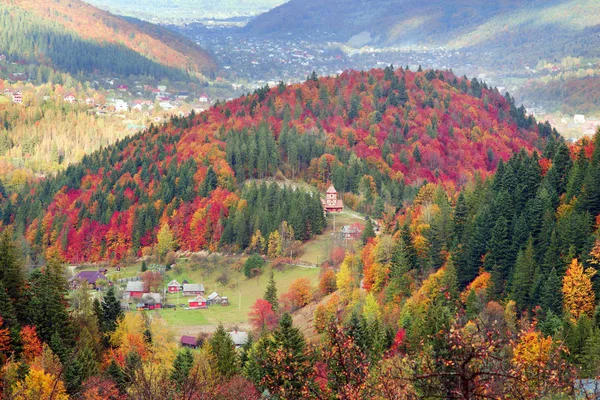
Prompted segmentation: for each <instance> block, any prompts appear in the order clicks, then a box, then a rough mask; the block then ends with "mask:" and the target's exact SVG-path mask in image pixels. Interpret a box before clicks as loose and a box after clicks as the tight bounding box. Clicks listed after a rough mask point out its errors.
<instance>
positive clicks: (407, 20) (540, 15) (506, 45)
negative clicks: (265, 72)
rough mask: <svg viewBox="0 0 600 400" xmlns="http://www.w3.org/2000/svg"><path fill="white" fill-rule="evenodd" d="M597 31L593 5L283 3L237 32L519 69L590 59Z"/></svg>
mask: <svg viewBox="0 0 600 400" xmlns="http://www.w3.org/2000/svg"><path fill="white" fill-rule="evenodd" d="M599 27H600V4H599V3H598V2H597V1H596V0H548V1H544V0H507V1H486V0H452V1H450V0H426V1H416V0H380V1H374V0H330V1H326V2H323V1H320V0H291V1H289V2H287V3H285V4H282V5H281V6H279V7H276V8H274V9H272V10H270V11H269V12H267V13H264V14H262V15H260V16H258V17H257V18H255V19H254V20H252V21H250V22H249V23H248V25H247V26H246V28H245V29H246V32H247V33H249V34H252V35H275V36H277V35H284V34H287V33H292V34H295V35H311V36H313V37H321V38H323V39H326V40H332V39H333V40H336V41H338V42H346V41H350V43H351V44H352V45H354V46H357V47H360V46H363V45H375V46H397V45H400V46H415V45H424V46H444V47H448V48H469V49H470V50H471V51H474V52H475V51H476V52H477V53H476V54H478V55H479V56H480V57H479V58H478V62H477V63H478V64H482V63H484V62H486V61H489V62H490V63H491V64H492V65H493V66H494V68H496V69H497V64H498V62H500V63H502V65H504V64H508V65H510V64H511V63H514V64H515V65H519V66H522V65H523V63H524V62H526V63H531V64H533V65H535V64H536V63H537V62H538V61H539V60H540V59H549V60H553V59H554V58H557V59H561V58H564V57H567V56H584V57H591V56H593V49H595V48H597V47H598V35H597V32H598V29H599ZM541 38H543V40H541ZM482 53H483V54H482ZM488 58H490V60H487V59H488ZM507 59H508V60H507Z"/></svg>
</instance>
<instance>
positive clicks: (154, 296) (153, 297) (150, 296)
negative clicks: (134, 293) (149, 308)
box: [142, 293, 162, 304]
mask: <svg viewBox="0 0 600 400" xmlns="http://www.w3.org/2000/svg"><path fill="white" fill-rule="evenodd" d="M142 301H143V302H144V303H151V302H154V304H162V296H161V295H160V294H158V293H144V294H143V295H142Z"/></svg>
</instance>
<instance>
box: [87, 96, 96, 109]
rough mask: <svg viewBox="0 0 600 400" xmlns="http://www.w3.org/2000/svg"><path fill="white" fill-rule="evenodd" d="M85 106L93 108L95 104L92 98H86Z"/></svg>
mask: <svg viewBox="0 0 600 400" xmlns="http://www.w3.org/2000/svg"><path fill="white" fill-rule="evenodd" d="M85 104H87V105H88V106H91V107H93V106H94V105H95V104H96V101H95V100H94V99H93V98H92V97H88V98H87V99H85Z"/></svg>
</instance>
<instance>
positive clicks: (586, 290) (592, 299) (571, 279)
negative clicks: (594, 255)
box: [562, 258, 596, 322]
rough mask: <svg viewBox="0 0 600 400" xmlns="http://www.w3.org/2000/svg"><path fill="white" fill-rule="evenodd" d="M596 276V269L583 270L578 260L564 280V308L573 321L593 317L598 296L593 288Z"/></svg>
mask: <svg viewBox="0 0 600 400" xmlns="http://www.w3.org/2000/svg"><path fill="white" fill-rule="evenodd" d="M595 274H596V270H595V269H594V268H591V267H590V268H587V269H586V270H584V269H583V265H582V264H581V263H580V262H579V261H577V259H576V258H574V259H573V261H571V265H570V266H569V268H568V269H567V272H566V274H565V277H564V278H563V287H562V292H563V307H564V309H565V312H566V313H567V314H568V315H570V317H571V320H572V321H573V322H574V321H577V319H579V317H580V316H582V315H584V314H586V315H588V316H591V315H592V313H593V312H594V308H595V306H596V295H595V294H594V289H593V288H592V277H593V276H594V275H595Z"/></svg>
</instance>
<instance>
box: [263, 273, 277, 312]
mask: <svg viewBox="0 0 600 400" xmlns="http://www.w3.org/2000/svg"><path fill="white" fill-rule="evenodd" d="M263 298H264V299H265V300H266V301H268V302H269V303H271V306H272V307H273V311H277V309H278V308H279V301H278V300H277V285H276V284H275V274H274V273H273V271H272V270H271V274H270V275H269V283H268V284H267V289H266V290H265V294H264V296H263Z"/></svg>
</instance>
